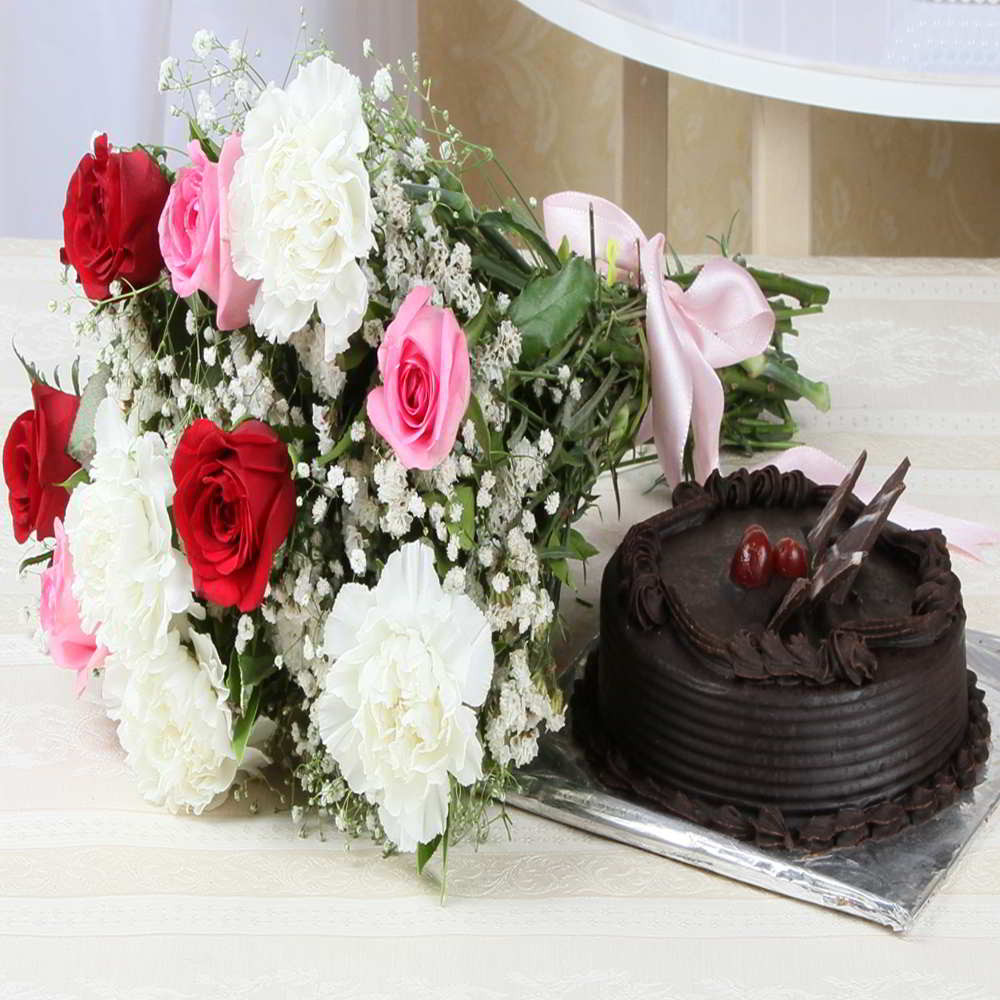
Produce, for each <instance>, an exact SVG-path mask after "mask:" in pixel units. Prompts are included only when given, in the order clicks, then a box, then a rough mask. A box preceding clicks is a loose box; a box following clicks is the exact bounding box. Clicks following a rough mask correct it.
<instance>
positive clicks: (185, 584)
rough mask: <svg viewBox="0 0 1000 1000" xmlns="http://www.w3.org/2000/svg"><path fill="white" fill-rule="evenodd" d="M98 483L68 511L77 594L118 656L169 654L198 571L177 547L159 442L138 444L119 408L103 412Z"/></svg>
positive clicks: (146, 439)
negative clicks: (174, 624)
mask: <svg viewBox="0 0 1000 1000" xmlns="http://www.w3.org/2000/svg"><path fill="white" fill-rule="evenodd" d="M95 429H96V439H97V453H96V456H95V458H94V461H93V463H92V466H91V471H90V475H91V478H92V480H93V481H92V482H91V483H89V484H86V485H82V486H78V487H77V488H76V489H75V490H73V493H72V495H71V496H70V500H69V504H68V506H67V508H66V533H67V535H68V536H69V545H70V552H71V553H72V556H73V568H74V581H73V593H74V595H75V597H76V599H77V601H79V604H80V617H81V622H82V624H83V627H84V628H85V629H86V630H87V631H88V632H95V631H96V635H97V638H98V639H99V640H100V642H101V643H103V645H105V646H107V648H108V649H110V650H111V651H112V652H114V653H122V654H128V653H132V652H135V653H137V654H156V653H159V652H161V651H162V650H163V648H164V646H165V644H166V640H167V631H168V629H169V627H170V624H171V620H172V618H173V616H174V615H175V614H179V613H181V612H184V611H186V610H187V608H188V607H189V605H190V604H191V591H192V587H193V583H192V578H191V567H190V566H189V565H188V562H187V560H186V559H185V558H184V556H183V555H182V554H181V553H180V552H179V551H177V549H175V548H174V547H173V537H172V536H173V529H172V527H171V524H170V516H169V514H168V513H167V509H168V508H169V506H170V504H171V503H172V502H173V496H174V481H173V477H172V476H171V474H170V464H169V462H168V460H167V453H166V446H165V445H164V443H163V439H162V438H161V437H160V435H159V434H155V433H151V432H150V433H146V434H143V435H141V436H138V435H137V434H136V432H135V430H134V429H133V428H132V427H130V426H129V425H128V424H126V422H125V419H124V417H123V416H122V413H121V411H120V410H119V408H118V405H117V404H116V403H115V402H114V401H112V400H110V399H105V400H103V401H102V402H101V404H100V405H99V406H98V408H97V419H96V423H95Z"/></svg>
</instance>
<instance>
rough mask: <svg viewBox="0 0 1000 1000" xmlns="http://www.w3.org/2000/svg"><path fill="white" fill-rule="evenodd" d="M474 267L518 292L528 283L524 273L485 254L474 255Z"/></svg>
mask: <svg viewBox="0 0 1000 1000" xmlns="http://www.w3.org/2000/svg"><path fill="white" fill-rule="evenodd" d="M472 267H473V268H474V269H475V270H479V271H482V272H483V273H484V274H485V275H487V276H488V277H490V278H495V279H496V280H497V281H502V282H503V283H504V284H505V285H508V286H509V287H510V288H514V289H517V290H518V291H520V290H521V289H522V288H524V286H525V284H526V283H527V281H528V276H527V275H526V274H525V273H524V272H523V271H520V270H518V268H516V267H514V266H513V265H512V264H508V263H507V262H506V261H503V260H497V258H496V257H489V256H487V255H486V254H484V253H474V254H473V255H472Z"/></svg>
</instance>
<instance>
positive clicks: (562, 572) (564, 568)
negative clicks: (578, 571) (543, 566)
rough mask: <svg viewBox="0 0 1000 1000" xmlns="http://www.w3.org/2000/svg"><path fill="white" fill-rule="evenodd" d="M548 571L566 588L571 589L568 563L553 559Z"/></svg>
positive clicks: (563, 560)
mask: <svg viewBox="0 0 1000 1000" xmlns="http://www.w3.org/2000/svg"><path fill="white" fill-rule="evenodd" d="M549 569H550V570H552V575H553V576H554V577H555V578H556V579H557V580H559V581H560V582H561V583H564V584H566V586H567V587H572V586H573V583H572V581H571V579H570V575H569V563H568V562H567V561H566V560H565V559H553V560H551V561H550V562H549Z"/></svg>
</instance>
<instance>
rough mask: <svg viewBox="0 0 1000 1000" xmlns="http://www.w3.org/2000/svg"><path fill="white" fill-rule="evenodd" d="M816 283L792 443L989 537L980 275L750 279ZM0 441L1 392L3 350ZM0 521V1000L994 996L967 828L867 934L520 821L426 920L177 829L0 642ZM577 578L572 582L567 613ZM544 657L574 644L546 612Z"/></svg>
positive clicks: (976, 581)
mask: <svg viewBox="0 0 1000 1000" xmlns="http://www.w3.org/2000/svg"><path fill="white" fill-rule="evenodd" d="M760 263H763V264H765V265H766V266H769V267H779V268H784V269H787V270H789V271H791V272H792V273H796V274H801V275H803V276H810V277H814V278H815V279H817V280H821V281H826V282H828V283H829V284H830V285H831V287H832V292H833V301H832V305H831V306H830V308H829V310H828V312H827V313H826V314H824V315H823V316H820V317H810V318H809V319H807V320H805V321H803V324H802V325H803V327H804V329H805V332H804V335H803V337H802V339H801V343H800V344H799V345H796V347H797V354H798V356H799V358H800V359H801V362H802V368H803V371H805V372H806V373H808V374H810V375H812V376H814V377H822V378H826V379H827V380H828V381H829V382H830V385H831V389H832V392H833V398H834V409H833V411H832V412H831V413H828V414H817V413H814V412H812V411H810V410H809V408H808V407H807V406H805V405H803V406H800V407H799V411H798V412H799V415H800V417H801V421H802V428H803V430H802V437H803V439H804V440H806V441H808V442H809V443H811V444H815V445H817V446H819V447H821V448H823V449H825V450H827V451H829V452H830V453H832V454H833V455H835V456H837V457H839V458H841V459H843V460H850V459H852V458H853V457H854V456H855V455H856V453H857V452H858V450H859V449H860V448H862V447H867V448H868V450H869V454H870V456H871V457H870V462H871V463H872V467H873V469H872V471H873V472H875V473H877V472H881V471H883V470H885V471H888V470H889V468H890V467H891V466H893V465H895V463H896V461H897V460H898V459H899V457H901V456H902V455H903V454H904V453H906V454H909V456H910V458H911V459H912V460H913V463H914V469H913V471H912V472H911V474H910V476H909V480H908V481H909V484H910V488H909V492H908V494H907V499H908V500H912V501H913V502H914V503H918V504H920V505H922V506H926V507H929V508H931V509H934V510H938V511H941V512H948V513H952V514H955V515H958V516H965V517H971V518H975V519H978V520H983V521H987V522H990V523H994V524H996V523H1000V393H998V387H1000V262H995V261H988V262H983V261H948V260H922V261H911V260H900V261H873V260H834V259H815V258H814V259H810V260H806V261H764V262H760ZM58 272H59V266H58V261H57V257H56V248H55V246H54V245H53V244H50V243H35V242H18V241H0V328H2V329H3V331H4V332H5V334H6V335H8V336H12V337H13V338H14V339H15V340H16V342H17V343H18V344H19V345H21V346H22V347H23V348H24V349H25V350H27V351H28V352H29V353H30V355H31V356H32V357H34V358H36V359H37V361H38V362H39V364H40V366H41V367H43V368H44V369H46V370H51V369H52V368H53V367H54V366H55V365H56V364H57V363H61V364H62V365H63V370H64V371H66V370H67V365H66V361H67V358H69V357H70V352H71V350H72V338H71V335H70V331H69V323H68V320H67V319H65V318H64V317H62V316H61V315H59V314H56V315H53V314H51V313H50V312H49V311H48V310H47V308H46V304H47V302H48V300H50V299H51V298H53V297H56V296H65V294H66V290H65V289H63V288H61V287H60V286H59V283H58ZM4 351H5V355H4V356H5V358H6V361H5V363H4V364H3V365H2V366H0V385H2V390H3V391H2V394H0V407H2V411H0V425H2V429H3V433H4V434H5V433H6V428H7V427H8V426H9V424H10V421H11V420H12V418H13V417H14V416H15V415H16V414H17V413H19V412H20V411H21V410H22V409H25V408H26V406H27V401H28V390H27V381H26V379H25V377H24V374H23V372H22V371H21V369H20V367H19V365H18V364H17V362H16V361H15V360H14V359H13V355H12V354H11V353H10V352H9V349H8V348H6V347H5V348H4ZM652 480H653V473H652V472H651V471H650V470H649V469H646V470H640V471H635V472H632V473H630V474H628V475H627V476H626V477H625V480H624V482H625V489H624V496H623V507H624V514H625V518H624V521H623V522H619V521H618V519H617V516H616V513H615V509H614V502H613V500H611V499H610V498H607V497H606V498H605V502H604V504H603V521H602V520H600V519H599V518H598V517H597V516H596V514H595V515H594V517H593V518H592V522H591V524H590V527H591V533H590V537H591V538H592V539H593V540H594V541H595V543H596V544H598V545H599V546H600V547H601V549H602V553H604V554H607V553H609V552H610V551H611V550H612V549H613V547H614V545H615V544H616V542H617V541H618V539H619V538H620V537H621V536H622V534H623V533H624V530H625V528H626V527H627V525H628V523H631V522H632V521H634V520H636V519H638V518H640V517H642V516H646V515H647V514H649V513H652V512H653V511H655V510H657V509H658V508H659V507H660V506H661V505H662V504H663V503H664V502H665V496H664V493H663V492H662V491H661V490H653V491H652V492H646V491H647V488H648V487H649V486H650V484H651V482H652ZM4 511H5V512H4V515H3V517H4V524H3V525H2V526H0V565H2V569H3V573H2V576H0V635H2V643H0V998H4V1000H6V998H17V1000H70V998H87V1000H118V998H126V997H127V998H151V1000H152V998H155V1000H180V998H195V997H197V998H211V1000H230V998H232V1000H236V998H239V1000H257V998H265V997H267V998H275V997H280V998H284V997H292V998H296V1000H307V998H312V997H319V996H323V997H335V998H337V1000H353V998H360V997H364V998H368V997H373V998H374V997H378V998H386V1000H391V998H397V997H398V998H403V997H405V998H412V1000H425V998H426V1000H450V998H456V1000H457V998H462V1000H499V998H504V997H517V998H535V997H540V998H541V997H544V998H548V1000H559V998H570V997H572V998H573V1000H583V998H591V997H601V998H604V997H614V998H616V1000H630V998H647V997H648V998H653V997H656V998H671V1000H814V998H826V997H831V998H836V1000H847V998H850V1000H876V998H879V1000H881V998H890V997H892V998H895V997H904V996H905V997H907V998H913V1000H920V998H927V1000H986V998H994V1000H995V998H997V997H1000V958H998V954H997V950H996V942H997V940H998V939H1000V830H998V828H997V824H996V822H994V824H993V825H992V826H991V827H989V828H987V829H986V830H984V831H982V832H981V833H980V834H979V835H978V836H977V838H976V840H975V841H974V843H973V846H972V848H971V849H970V851H969V852H968V854H967V855H966V856H965V858H964V859H963V861H962V862H961V864H960V866H959V869H958V870H957V871H956V872H955V873H954V874H953V876H952V877H951V878H950V879H949V880H948V882H947V884H946V885H945V886H944V888H943V889H942V890H941V892H940V894H939V895H938V896H937V897H936V898H935V900H934V901H933V902H932V904H931V905H930V906H929V907H928V908H927V910H926V911H925V913H924V915H923V916H922V918H921V919H920V921H919V922H918V925H917V927H916V929H915V930H914V932H913V933H912V934H911V935H910V936H908V937H907V938H897V937H894V936H893V935H892V934H891V933H890V932H888V931H886V930H883V929H881V928H879V927H876V926H874V925H870V924H866V923H864V922H862V921H860V920H857V919H853V918H850V917H846V916H843V915H840V914H838V913H834V912H831V911H827V910H823V909H819V908H817V907H813V906H809V905H807V904H804V903H799V902H795V901H793V900H790V899H785V898H781V897H778V896H772V895H769V894H767V893H764V892H761V891H758V890H755V889H752V888H750V887H748V886H745V885H741V884H739V883H736V882H730V881H727V880H725V879H722V878H719V877H716V876H713V875H710V874H707V873H705V872H703V871H699V870H696V869H692V868H687V867H684V866H683V865H679V864H675V863H673V862H670V861H665V860H662V859H660V858H657V857H655V856H653V855H649V854H644V853H642V852H640V851H637V850H633V849H631V848H628V847H624V846H621V845H619V844H615V843H611V842H607V841H603V840H600V839H597V838H594V837H590V836H587V835H584V834H582V833H578V832H576V831H574V830H571V829H568V828H564V827H561V826H558V825H556V824H553V823H549V822H546V821H543V820H540V819H536V818H534V817H531V816H527V815H525V814H522V813H518V812H514V813H513V818H514V831H513V839H511V840H510V841H508V840H507V839H506V838H503V837H500V836H498V837H496V838H495V839H494V840H493V841H492V842H490V843H488V844H486V845H484V846H482V847H480V848H479V849H478V851H477V850H475V849H473V848H472V847H471V846H469V847H464V846H463V847H459V848H457V849H455V850H454V851H453V852H452V853H451V855H450V858H449V861H450V870H449V881H448V901H447V904H446V905H445V906H442V905H441V903H440V899H439V884H438V882H437V876H438V874H439V869H437V868H435V867H434V863H432V865H431V866H430V875H429V876H425V877H418V876H417V875H416V874H415V872H414V867H413V861H412V858H410V857H397V858H392V859H389V860H388V861H386V860H383V859H382V857H381V852H380V851H379V850H378V849H377V848H374V847H371V846H369V845H367V844H365V843H352V844H350V845H347V844H345V843H343V842H342V841H341V840H339V839H337V838H335V837H331V838H328V839H327V840H325V841H320V840H319V839H318V838H317V837H311V838H306V839H300V838H298V837H297V836H296V833H295V829H294V828H293V827H292V825H291V823H290V821H289V819H288V818H287V816H284V815H274V814H269V815H264V814H258V815H256V816H251V815H249V814H248V813H247V810H246V808H245V806H239V805H236V804H232V803H231V804H229V805H228V806H226V807H224V808H223V809H221V810H219V811H217V812H215V813H213V814H211V815H207V816H204V817H201V818H200V819H195V818H176V817H172V816H169V815H167V814H165V813H161V812H159V811H157V810H155V809H152V808H149V807H147V806H145V805H144V804H143V803H142V802H141V801H139V800H138V798H137V797H136V793H135V792H134V790H133V787H132V784H131V782H130V779H129V776H128V774H127V773H126V771H125V768H124V765H123V762H122V755H121V753H120V752H119V750H118V749H117V747H116V743H115V739H114V733H113V730H112V727H111V724H110V723H109V722H107V720H106V719H105V718H104V716H103V714H102V713H101V711H100V709H99V708H98V707H97V706H96V705H94V704H92V703H90V702H88V701H87V700H80V701H78V700H76V699H75V698H74V696H73V683H72V678H71V677H70V676H69V675H68V674H67V673H64V672H62V671H59V670H57V669H56V668H54V667H53V666H51V664H50V663H49V662H48V661H47V660H46V658H45V657H44V656H43V655H42V654H40V653H39V652H38V651H37V650H36V649H35V648H34V646H33V643H32V641H31V639H30V637H29V636H28V635H26V634H25V630H24V629H23V627H22V626H21V625H20V624H19V621H20V618H19V610H20V608H21V607H22V606H23V605H25V604H27V603H29V602H30V603H34V604H36V605H37V588H38V581H37V577H30V578H29V579H28V580H25V581H17V580H16V579H15V567H16V565H17V560H18V558H19V555H18V550H17V547H16V546H15V544H14V542H13V539H12V536H11V532H10V524H9V516H8V514H7V513H6V507H4ZM956 564H957V569H958V572H959V574H960V575H961V577H962V583H963V588H964V593H965V601H966V607H967V609H968V614H969V625H970V626H972V627H974V628H979V629H985V630H989V631H994V632H1000V575H998V569H997V567H998V565H1000V554H998V555H996V556H993V557H991V561H990V562H989V563H982V564H977V563H973V562H971V561H970V560H968V559H965V558H962V557H957V558H956ZM601 569H602V560H601V559H597V560H595V561H594V562H593V563H592V564H591V565H590V567H589V570H588V576H587V580H586V583H585V584H584V585H583V587H582V596H584V597H591V598H592V597H593V596H594V593H595V591H596V586H597V583H598V581H599V579H600V571H601ZM564 611H565V613H566V615H567V619H568V622H569V628H568V637H567V639H566V641H565V643H564V644H563V647H562V650H561V654H562V655H564V656H565V655H569V652H570V651H571V650H572V649H573V648H575V647H577V646H578V645H579V644H580V643H582V642H583V641H584V640H585V639H586V638H587V636H588V635H589V634H590V632H592V631H593V629H594V619H593V615H594V611H593V610H590V609H587V608H585V607H583V606H582V605H580V604H578V603H575V602H569V603H568V604H567V605H566V606H565V607H564Z"/></svg>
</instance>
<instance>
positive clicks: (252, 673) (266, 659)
mask: <svg viewBox="0 0 1000 1000" xmlns="http://www.w3.org/2000/svg"><path fill="white" fill-rule="evenodd" d="M239 668H240V680H241V681H242V683H243V687H244V689H246V688H249V687H256V686H257V685H258V684H260V683H261V682H262V681H265V680H267V678H268V677H270V676H271V674H273V673H275V672H276V671H277V669H278V668H277V667H276V666H275V665H274V656H273V655H272V654H271V653H261V654H258V655H257V656H252V655H251V654H250V653H241V654H240V656H239Z"/></svg>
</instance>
